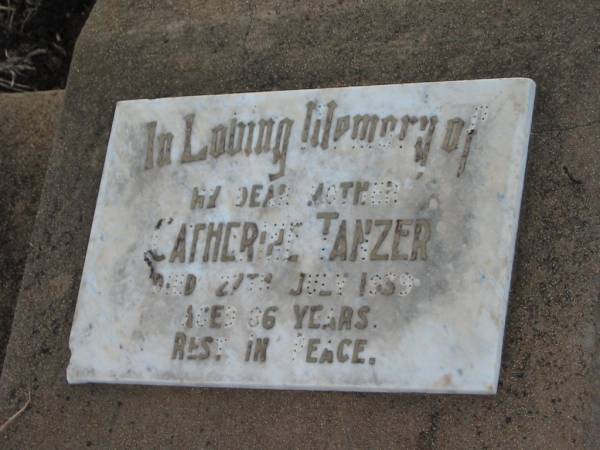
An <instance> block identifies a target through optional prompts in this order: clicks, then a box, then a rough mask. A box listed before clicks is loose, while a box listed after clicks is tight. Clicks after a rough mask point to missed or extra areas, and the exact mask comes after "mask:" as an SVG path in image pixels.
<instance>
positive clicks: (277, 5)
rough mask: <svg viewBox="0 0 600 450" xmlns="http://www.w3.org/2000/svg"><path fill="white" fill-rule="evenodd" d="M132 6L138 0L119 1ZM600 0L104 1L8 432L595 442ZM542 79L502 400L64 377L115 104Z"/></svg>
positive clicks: (12, 359) (102, 438) (9, 372)
mask: <svg viewBox="0 0 600 450" xmlns="http://www.w3.org/2000/svg"><path fill="white" fill-rule="evenodd" d="M125 3H127V4H125ZM599 24H600V4H598V2H596V1H592V0H589V1H581V0H579V1H549V2H534V1H531V2H524V1H523V2H516V1H515V2H513V1H509V0H506V1H503V2H499V1H478V2H467V1H464V2H438V1H421V2H418V3H412V2H405V1H403V2H397V1H377V2H375V1H372V2H371V1H362V2H349V1H340V0H336V1H329V0H327V1H319V2H316V1H315V2H295V1H292V0H289V1H281V2H275V1H273V2H264V1H261V2H256V3H255V2H237V1H236V2H234V1H217V0H215V1H208V2H195V1H192V0H177V1H172V2H164V1H162V0H140V1H137V2H133V3H131V2H121V1H119V0H100V1H98V2H97V4H96V7H95V9H94V11H93V12H92V15H91V16H90V19H89V21H88V22H87V24H86V26H85V28H84V31H83V32H82V35H81V37H80V40H79V41H78V44H77V47H76V51H75V57H74V59H73V63H72V69H71V75H70V80H69V86H68V90H67V93H66V99H65V113H64V115H63V119H62V123H61V126H60V131H59V136H58V140H57V144H56V146H55V148H54V153H53V155H52V158H51V163H50V169H49V173H48V177H47V179H46V185H45V190H44V193H43V195H42V199H41V202H40V212H39V216H38V223H37V225H36V229H35V231H34V234H33V240H32V244H33V245H32V247H31V251H30V257H29V263H28V265H27V268H26V271H25V275H24V280H23V286H22V290H21V293H20V295H19V304H18V307H17V311H16V315H15V325H14V328H13V335H12V336H11V340H10V343H9V347H8V352H7V357H6V363H5V367H4V371H3V373H2V378H1V379H0V417H1V418H7V417H9V416H10V415H12V414H13V413H14V412H15V411H16V410H18V408H19V407H20V406H21V405H22V404H23V403H24V401H25V399H26V398H27V393H28V392H29V391H30V392H31V395H32V400H31V405H30V407H29V408H28V409H27V410H26V411H25V412H24V413H23V414H22V415H21V416H19V417H18V419H17V420H15V421H14V422H13V423H11V424H10V426H9V427H8V428H7V430H6V431H5V432H4V433H3V434H2V435H0V443H2V445H3V446H4V447H5V448H31V447H51V448H54V447H67V448H80V447H83V446H87V447H136V448H137V447H179V448H191V447H194V448H196V447H198V448H239V447H245V448H419V449H433V448H457V449H458V448H460V449H465V448H477V449H481V448H494V449H498V448H540V449H542V448H543V449H546V448H560V449H563V448H574V449H580V448H588V449H593V448H597V447H598V443H599V442H600V394H599V393H600V381H599V380H600V302H599V300H600V299H599V294H598V293H599V292H600V259H599V253H600V252H599V250H600V242H599V236H600V233H599V231H600V215H599V214H598V211H599V210H600V183H599V181H598V180H599V179H600V173H599V171H600V166H599V164H598V144H599V142H600V106H599V105H600V77H598V73H599V72H600V71H599V69H600V46H599V43H598V35H599V33H598V32H599ZM499 77H529V78H532V79H533V80H535V81H536V83H537V86H538V91H537V99H536V107H535V115H534V129H533V134H532V138H531V145H530V152H529V162H528V170H527V177H526V185H525V192H524V198H523V206H522V211H521V223H520V230H519V235H518V248H517V258H516V266H515V276H514V282H513V288H512V292H511V298H510V305H509V313H508V322H507V327H506V338H505V347H504V352H503V359H502V371H501V382H500V386H499V392H498V394H497V395H496V396H481V397H477V396H467V395H454V396H452V395H437V396H433V395H388V394H385V395H384V394H351V393H315V392H286V391H261V390H256V391H250V390H223V389H190V388H166V387H153V386H147V387H143V386H116V385H80V386H69V385H68V384H67V383H66V380H65V369H66V366H67V363H68V359H69V350H68V337H69V331H70V326H71V322H72V318H73V311H74V307H75V302H76V297H77V291H78V286H79V279H80V275H81V269H82V266H83V261H84V256H85V250H86V246H87V240H88V236H89V231H90V227H91V223H92V217H93V212H94V205H95V200H96V194H97V190H98V185H99V182H100V176H101V171H102V165H103V161H104V155H105V151H106V144H107V141H108V136H109V132H110V126H111V121H112V115H113V111H114V105H115V102H116V101H118V100H123V99H133V98H148V97H150V98H153V97H165V96H181V95H201V94H219V93H229V92H249V91H261V90H280V89H298V88H315V87H333V86H352V85H367V84H384V83H402V82H418V81H441V80H459V79H476V78H499Z"/></svg>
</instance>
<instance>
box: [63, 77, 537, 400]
mask: <svg viewBox="0 0 600 450" xmlns="http://www.w3.org/2000/svg"><path fill="white" fill-rule="evenodd" d="M534 92H535V84H534V83H533V82H532V81H531V80H528V79H498V80H478V81H457V82H444V83H424V84H407V85H389V86H368V87H352V88H337V89H318V90H300V91H286V92H269V93H252V94H232V95H216V96H201V97H185V98H166V99H157V100H135V101H124V102H119V103H118V104H117V107H116V111H115V117H114V122H113V127H112V133H111V137H110V142H109V145H108V151H107V154H106V162H105V167H104V172H103V176H102V182H101V185H100V192H99V195H98V202H97V205H96V212H95V216H94V222H93V226H92V231H91V236H90V241H89V246H88V251H87V256H86V261H85V266H84V270H83V275H82V280H81V287H80V291H79V298H78V301H77V309H76V312H75V319H74V324H73V328H72V331H71V339H70V348H71V352H72V355H71V361H70V364H69V368H68V372H67V375H68V380H69V382H70V383H85V382H103V383H104V382H106V383H112V382H114V383H142V384H170V385H191V386H222V387H249V388H277V389H318V390H350V391H392V392H405V391H412V392H459V393H460V392H463V393H494V392H495V391H496V387H497V382H498V375H499V367H500V356H501V349H502V338H503V332H504V323H505V317H506V310H507V302H508V292H509V286H510V277H511V269H512V263H513V255H514V247H515V236H516V232H517V223H518V216H519V206H520V202H521V193H522V189H523V178H524V171H525V163H526V156H527V145H528V139H529V132H530V126H531V117H532V109H533V99H534ZM270 127H271V130H269V128H270ZM250 130H252V136H251V138H250Z"/></svg>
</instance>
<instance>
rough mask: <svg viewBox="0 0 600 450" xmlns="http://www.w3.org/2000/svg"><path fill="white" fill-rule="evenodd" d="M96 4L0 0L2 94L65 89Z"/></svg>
mask: <svg viewBox="0 0 600 450" xmlns="http://www.w3.org/2000/svg"><path fill="white" fill-rule="evenodd" d="M93 5H94V0H0V91H7V92H20V91H30V90H45V89H63V88H64V87H65V84H66V81H67V74H68V72H69V65H70V63H71V57H72V54H73V47H74V46H75V40H76V39H77V36H79V32H80V31H81V27H83V24H84V23H85V21H86V19H87V16H88V14H89V12H90V11H91V9H92V6H93Z"/></svg>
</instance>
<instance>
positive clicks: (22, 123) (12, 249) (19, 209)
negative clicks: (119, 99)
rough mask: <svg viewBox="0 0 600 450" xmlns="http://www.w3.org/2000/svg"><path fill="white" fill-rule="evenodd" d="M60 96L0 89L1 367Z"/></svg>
mask: <svg viewBox="0 0 600 450" xmlns="http://www.w3.org/2000/svg"><path fill="white" fill-rule="evenodd" d="M63 97H64V93H63V91H47V92H32V93H27V94H2V95H0V141H1V142H2V145H1V146H0V154H1V161H2V162H1V163H0V173H1V174H2V177H1V178H0V192H2V203H1V206H0V208H1V209H0V211H1V212H0V217H1V220H0V248H2V251H1V252H0V255H1V256H0V267H1V270H0V367H1V366H2V362H3V361H4V353H5V349H6V344H8V337H9V335H10V326H11V323H12V318H13V311H14V307H15V304H16V303H17V295H18V292H19V287H20V285H21V277H22V275H23V270H24V268H25V261H26V259H27V252H28V251H29V236H30V235H31V232H32V231H33V225H34V223H35V215H36V211H37V207H38V201H39V198H40V194H41V192H42V186H43V184H44V177H45V175H46V168H47V164H48V156H49V155H50V151H51V149H52V141H53V139H54V131H55V128H56V124H57V123H58V119H59V118H60V113H61V111H62V104H63Z"/></svg>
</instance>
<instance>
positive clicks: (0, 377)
mask: <svg viewBox="0 0 600 450" xmlns="http://www.w3.org/2000/svg"><path fill="white" fill-rule="evenodd" d="M58 92H60V93H61V94H59V95H60V96H61V97H62V104H61V106H60V116H59V118H58V120H57V121H56V126H55V128H54V132H53V134H52V146H51V151H50V153H49V154H48V163H47V164H46V171H45V173H44V182H43V183H42V189H41V191H40V196H39V200H38V205H39V204H40V203H41V202H42V199H43V198H44V193H45V192H46V185H47V181H48V180H47V179H48V170H49V169H50V164H51V161H52V155H53V154H54V151H55V147H56V140H57V137H58V134H59V130H60V127H61V124H62V121H63V114H64V109H65V108H64V105H65V98H66V90H64V89H56V90H48V91H35V92H18V93H6V94H2V95H37V94H42V95H49V94H50V93H58ZM55 95H56V94H55ZM39 214H40V211H39V207H38V210H37V211H36V213H35V218H34V224H33V227H32V229H31V233H30V235H29V236H28V238H27V240H28V241H29V243H31V238H32V237H33V234H34V232H35V229H36V228H37V223H38V216H39ZM30 258H31V254H30V253H29V252H28V253H27V258H26V260H25V265H24V267H23V273H22V274H21V279H20V280H19V289H18V291H17V295H16V297H17V299H16V301H15V306H14V311H13V317H12V321H11V324H10V334H9V338H8V342H7V344H6V349H5V352H4V354H5V357H4V359H3V360H2V364H1V365H0V386H1V385H2V380H3V378H4V377H3V374H4V365H5V364H6V355H8V353H9V349H10V347H11V342H12V334H13V329H14V327H15V318H16V317H17V312H18V310H19V309H20V306H19V305H20V302H19V298H20V297H21V290H22V289H23V279H24V278H25V274H26V273H27V268H28V266H29V261H30Z"/></svg>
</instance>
